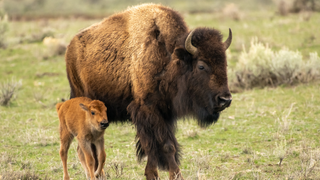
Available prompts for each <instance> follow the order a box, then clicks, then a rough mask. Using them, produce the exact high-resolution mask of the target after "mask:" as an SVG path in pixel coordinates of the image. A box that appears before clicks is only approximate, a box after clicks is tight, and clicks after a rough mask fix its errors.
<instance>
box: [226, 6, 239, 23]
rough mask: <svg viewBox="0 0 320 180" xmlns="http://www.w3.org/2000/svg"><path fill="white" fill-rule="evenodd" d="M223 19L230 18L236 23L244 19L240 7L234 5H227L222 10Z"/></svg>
mask: <svg viewBox="0 0 320 180" xmlns="http://www.w3.org/2000/svg"><path fill="white" fill-rule="evenodd" d="M222 14H223V17H227V18H230V19H232V20H234V21H240V20H241V18H242V13H241V12H240V9H239V7H238V6H237V5H236V4H234V3H229V4H226V5H225V7H224V8H223V9H222Z"/></svg>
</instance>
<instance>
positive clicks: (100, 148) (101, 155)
mask: <svg viewBox="0 0 320 180" xmlns="http://www.w3.org/2000/svg"><path fill="white" fill-rule="evenodd" d="M95 145H96V148H97V156H98V158H97V159H98V168H97V169H96V172H95V174H94V175H95V176H96V177H99V176H100V177H101V178H102V179H103V178H104V172H103V166H104V163H105V161H106V152H105V151H104V139H103V138H101V139H99V140H98V142H97V143H95Z"/></svg>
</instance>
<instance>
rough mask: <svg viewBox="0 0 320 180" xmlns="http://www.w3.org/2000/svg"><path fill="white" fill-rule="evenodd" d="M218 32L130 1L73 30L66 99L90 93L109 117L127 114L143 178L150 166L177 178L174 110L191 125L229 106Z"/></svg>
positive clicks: (151, 172) (151, 174)
mask: <svg viewBox="0 0 320 180" xmlns="http://www.w3.org/2000/svg"><path fill="white" fill-rule="evenodd" d="M231 39H232V34H231V30H229V37H228V38H227V40H226V41H225V42H222V35H221V33H220V32H219V31H217V30H215V29H211V28H196V29H195V30H193V31H191V32H189V30H188V27H187V26H186V24H185V22H184V20H183V19H182V17H181V16H180V15H179V13H177V12H176V11H174V10H172V9H170V8H168V7H164V6H161V5H155V4H144V5H140V6H136V7H131V8H129V9H127V10H126V11H124V12H121V13H118V14H114V15H112V16H110V17H108V18H106V19H104V20H103V21H102V22H100V23H97V24H94V25H92V26H91V27H89V28H87V29H84V30H83V31H81V32H80V33H78V34H77V35H76V36H75V37H74V38H73V39H72V41H71V43H70V45H69V46H68V49H67V53H66V66H67V75H68V79H69V83H70V87H71V94H70V98H74V97H79V96H86V97H89V98H91V99H98V100H101V101H103V102H104V103H105V105H106V106H107V108H108V118H109V121H110V122H115V121H125V120H127V119H130V120H131V121H132V123H133V124H134V125H135V127H136V130H137V139H138V140H137V144H136V148H137V157H138V160H141V159H142V158H143V157H145V156H147V157H148V161H147V166H146V168H145V176H146V179H148V180H149V179H157V178H158V177H159V176H158V170H157V168H160V169H164V170H168V171H169V176H170V179H175V178H177V177H179V178H181V179H183V178H182V175H181V172H180V169H179V167H178V165H179V157H180V154H179V152H180V146H179V144H178V142H177V140H176V138H175V130H176V121H177V119H178V118H179V117H183V116H193V117H195V118H196V119H197V120H198V123H199V125H201V126H207V125H209V124H212V123H213V122H216V121H217V120H218V118H219V114H220V112H221V111H222V110H224V109H225V108H227V107H229V106H230V103H231V94H230V92H229V89H228V81H227V61H226V54H225V51H226V49H227V48H228V47H229V45H230V44H231Z"/></svg>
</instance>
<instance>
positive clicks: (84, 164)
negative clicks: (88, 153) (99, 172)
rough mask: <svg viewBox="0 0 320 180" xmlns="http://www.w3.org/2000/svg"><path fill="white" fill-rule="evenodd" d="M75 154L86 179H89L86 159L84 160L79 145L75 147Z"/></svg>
mask: <svg viewBox="0 0 320 180" xmlns="http://www.w3.org/2000/svg"><path fill="white" fill-rule="evenodd" d="M77 152H78V157H79V160H80V162H81V165H82V168H83V170H84V172H85V173H86V178H87V179H90V177H89V171H88V168H87V163H86V159H85V157H84V154H83V152H82V150H81V148H80V147H79V145H78V147H77Z"/></svg>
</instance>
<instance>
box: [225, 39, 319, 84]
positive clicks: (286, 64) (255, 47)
mask: <svg viewBox="0 0 320 180" xmlns="http://www.w3.org/2000/svg"><path fill="white" fill-rule="evenodd" d="M229 73H231V74H230V75H231V77H230V84H231V86H235V87H241V88H245V89H247V88H253V87H265V86H278V85H282V84H286V85H293V84H296V83H300V82H301V83H306V82H310V81H313V80H316V79H319V77H320V58H319V57H318V54H317V53H316V52H315V53H310V58H309V59H307V60H304V59H303V57H302V55H301V53H300V52H298V51H290V50H288V49H287V48H283V49H281V50H280V51H278V52H275V51H273V50H272V49H271V48H270V47H269V46H268V45H264V44H262V43H260V42H258V40H257V39H253V40H252V41H251V47H250V49H249V51H248V52H247V51H246V50H245V49H244V50H243V52H242V53H241V54H240V57H239V61H238V63H237V64H236V67H235V69H234V70H233V71H230V72H229Z"/></svg>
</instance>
